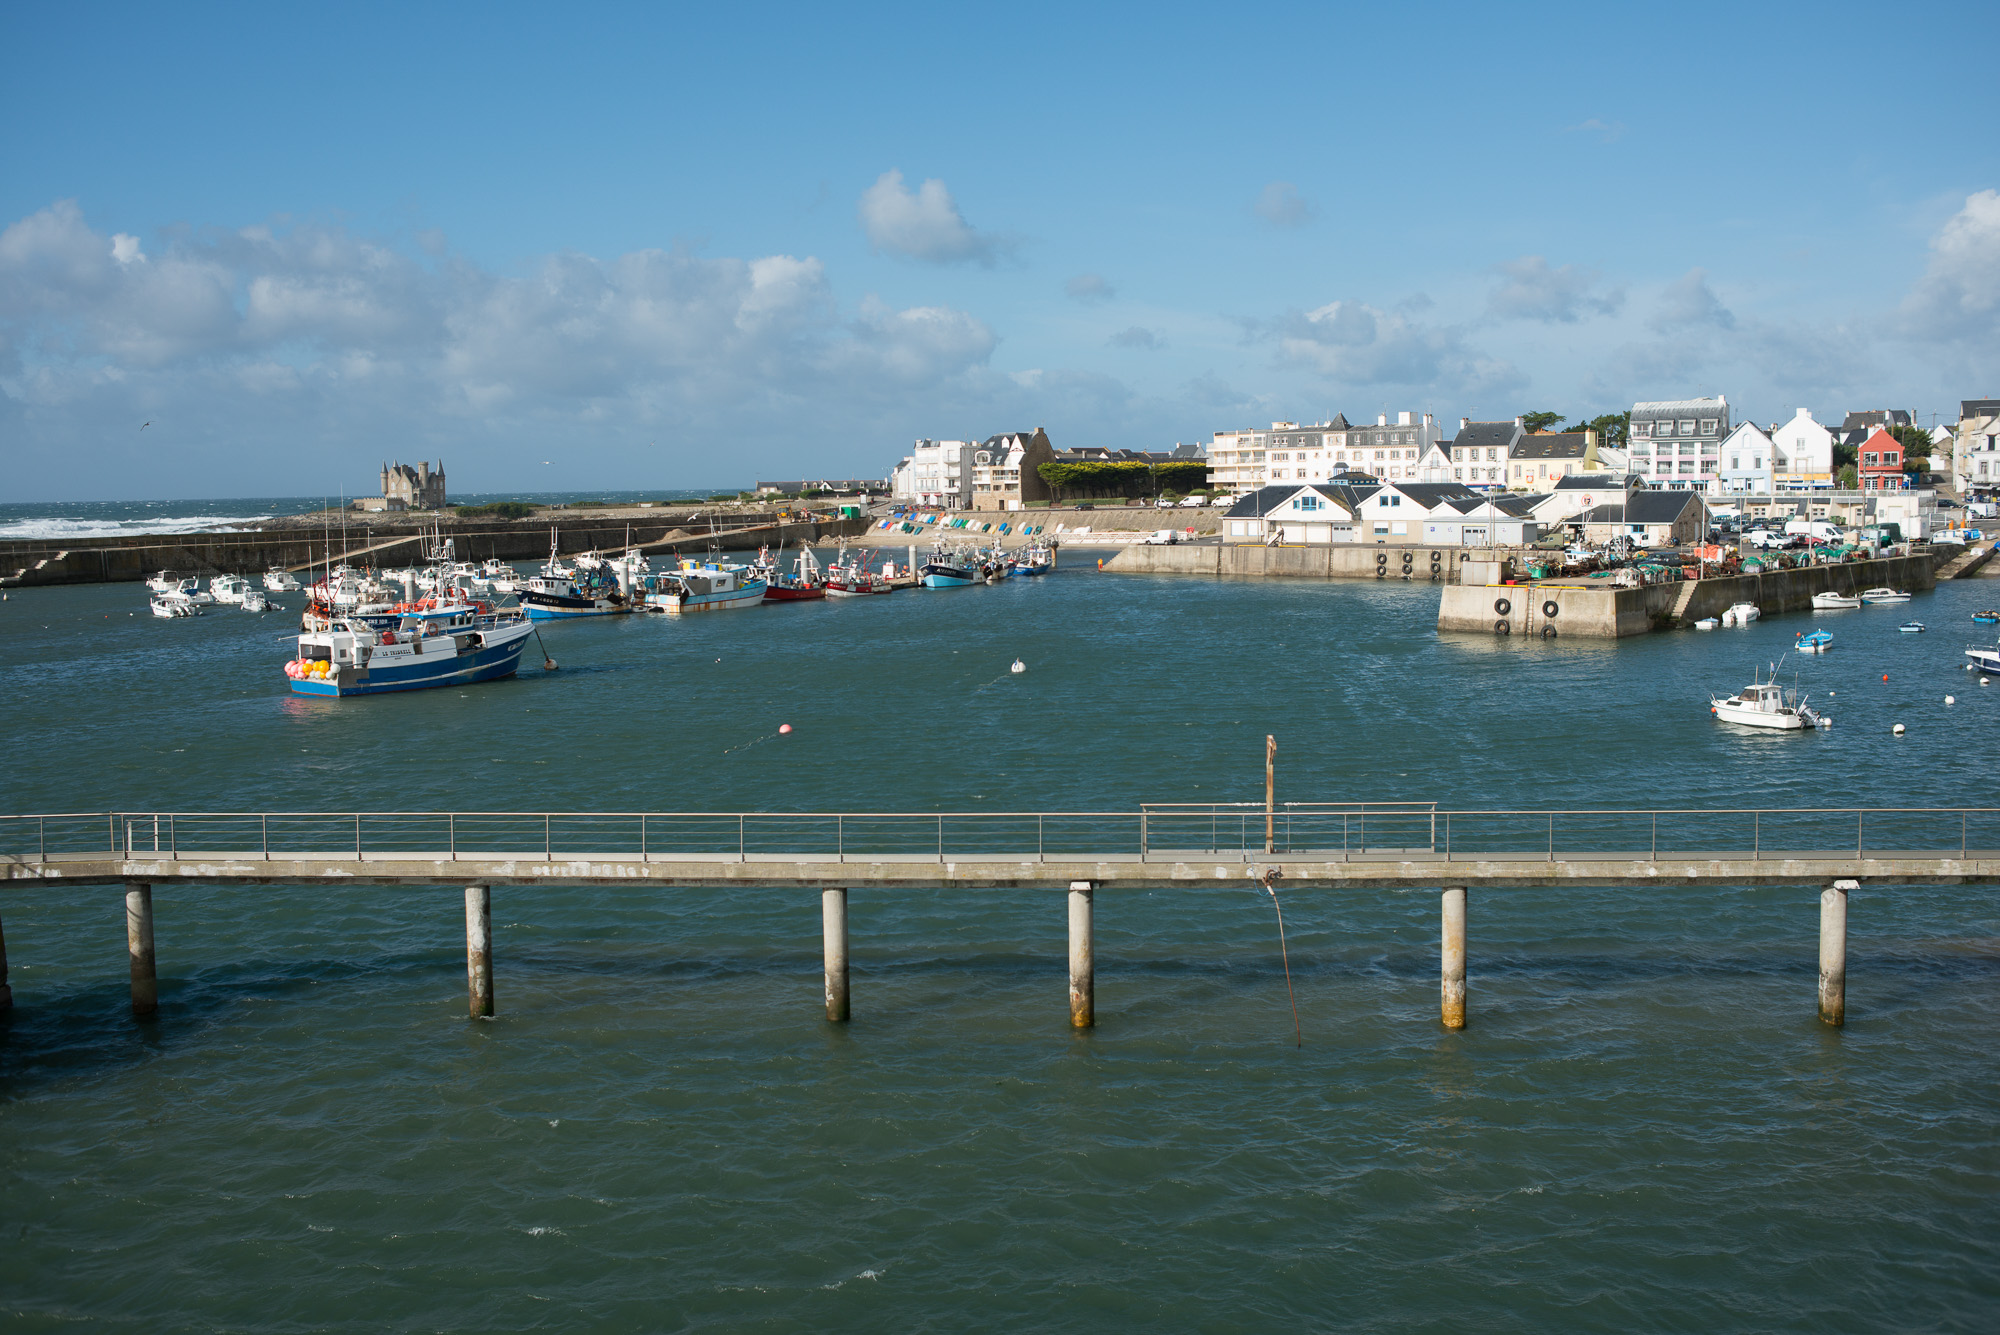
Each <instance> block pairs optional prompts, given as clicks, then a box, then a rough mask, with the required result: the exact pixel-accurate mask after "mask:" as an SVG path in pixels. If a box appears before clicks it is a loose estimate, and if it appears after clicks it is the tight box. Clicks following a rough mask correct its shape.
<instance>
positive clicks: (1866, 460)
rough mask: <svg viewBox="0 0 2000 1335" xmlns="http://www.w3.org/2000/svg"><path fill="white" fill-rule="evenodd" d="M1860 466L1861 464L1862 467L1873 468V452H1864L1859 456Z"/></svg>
mask: <svg viewBox="0 0 2000 1335" xmlns="http://www.w3.org/2000/svg"><path fill="white" fill-rule="evenodd" d="M1861 466H1862V467H1863V468H1873V467H1875V456H1874V455H1873V454H1864V455H1862V456H1861Z"/></svg>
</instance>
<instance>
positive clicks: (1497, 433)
mask: <svg viewBox="0 0 2000 1335" xmlns="http://www.w3.org/2000/svg"><path fill="white" fill-rule="evenodd" d="M1526 435H1527V428H1525V427H1523V426H1522V425H1521V419H1520V418H1518V417H1517V418H1515V419H1514V420H1513V421H1511V422H1474V421H1472V420H1470V419H1469V418H1464V417H1461V418H1459V419H1458V435H1456V436H1454V437H1453V438H1452V441H1451V444H1450V446H1449V449H1450V452H1451V476H1450V478H1448V479H1441V480H1445V481H1451V482H1457V483H1460V484H1461V485H1464V486H1467V487H1471V488H1473V489H1475V490H1478V491H1499V490H1501V489H1503V488H1504V487H1506V486H1507V469H1508V466H1509V464H1510V462H1511V461H1512V459H1513V456H1514V447H1515V446H1516V445H1519V444H1520V443H1521V440H1522V438H1523V437H1524V436H1526Z"/></svg>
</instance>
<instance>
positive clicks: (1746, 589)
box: [1437, 555, 1936, 639]
mask: <svg viewBox="0 0 2000 1335" xmlns="http://www.w3.org/2000/svg"><path fill="white" fill-rule="evenodd" d="M1598 583H1599V582H1596V581H1590V582H1586V581H1578V580H1573V579H1572V580H1548V581H1545V582H1542V583H1539V584H1452V585H1449V586H1447V587H1446V588H1444V589H1443V590H1442V591H1441V593H1442V597H1441V598H1440V599H1439V602H1438V621H1437V628H1438V629H1439V630H1441V631H1447V630H1448V631H1467V632H1472V633H1476V634H1483V635H1532V636H1539V637H1541V638H1544V639H1554V638H1556V637H1558V636H1564V635H1571V636H1582V637H1585V638H1590V639H1622V638H1624V637H1626V636H1631V635H1646V634H1650V633H1651V632H1653V631H1655V630H1665V629H1669V628H1671V627H1674V626H1688V625H1692V624H1694V623H1695V622H1697V621H1699V620H1701V619H1702V618H1704V617H1720V616H1721V615H1722V614H1723V612H1725V611H1726V610H1728V609H1729V607H1730V606H1732V605H1733V604H1736V603H1755V604H1757V610H1758V611H1759V612H1760V613H1762V614H1763V615H1765V616H1772V615H1775V614H1777V613H1781V612H1810V611H1812V610H1813V607H1812V599H1813V595H1814V594H1816V593H1825V592H1828V591H1832V592H1836V593H1845V594H1854V593H1859V592H1860V591H1861V590H1863V589H1867V588H1874V587H1876V586H1878V585H1886V586H1888V587H1890V588H1896V589H1904V590H1911V591H1914V590H1919V589H1929V588H1932V587H1934V586H1935V583H1936V577H1935V573H1934V563H1933V561H1932V559H1931V557H1930V556H1929V555H1918V556H1895V557H1885V558H1883V559H1881V560H1875V561H1851V562H1847V563H1845V564H1841V565H1821V566H1804V567H1801V568H1799V569H1796V570H1772V571H1766V572H1765V573H1763V574H1759V575H1733V576H1728V577H1725V578H1720V579H1701V580H1683V581H1678V582H1675V583H1670V584H1649V585H1646V586H1645V587H1643V588H1637V589H1619V588H1606V587H1597V586H1596V585H1597V584H1598Z"/></svg>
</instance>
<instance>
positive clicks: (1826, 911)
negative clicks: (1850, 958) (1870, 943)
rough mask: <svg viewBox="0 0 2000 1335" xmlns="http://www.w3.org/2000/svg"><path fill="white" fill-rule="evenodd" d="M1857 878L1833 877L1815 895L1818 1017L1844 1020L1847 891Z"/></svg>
mask: <svg viewBox="0 0 2000 1335" xmlns="http://www.w3.org/2000/svg"><path fill="white" fill-rule="evenodd" d="M1860 884H1861V883H1860V882H1859V881H1835V882H1834V883H1833V884H1832V885H1831V886H1829V887H1827V888H1826V889H1825V890H1822V891H1821V892H1820V896H1819V1018H1820V1019H1821V1020H1823V1021H1825V1022H1826V1023H1827V1024H1831V1025H1844V1024H1846V1023H1847V892H1848V891H1850V890H1856V889H1859V888H1860Z"/></svg>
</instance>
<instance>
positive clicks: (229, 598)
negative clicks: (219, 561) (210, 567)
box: [208, 575, 250, 607]
mask: <svg viewBox="0 0 2000 1335" xmlns="http://www.w3.org/2000/svg"><path fill="white" fill-rule="evenodd" d="M208 591H209V593H210V594H211V595H213V597H214V598H215V601H216V602H218V603H227V604H229V605H230V606H231V607H234V606H237V605H238V604H240V603H241V602H242V601H243V595H244V594H246V593H248V592H250V581H249V580H247V579H245V578H243V576H241V575H217V576H216V577H215V578H214V579H211V580H210V581H209V582H208Z"/></svg>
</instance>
